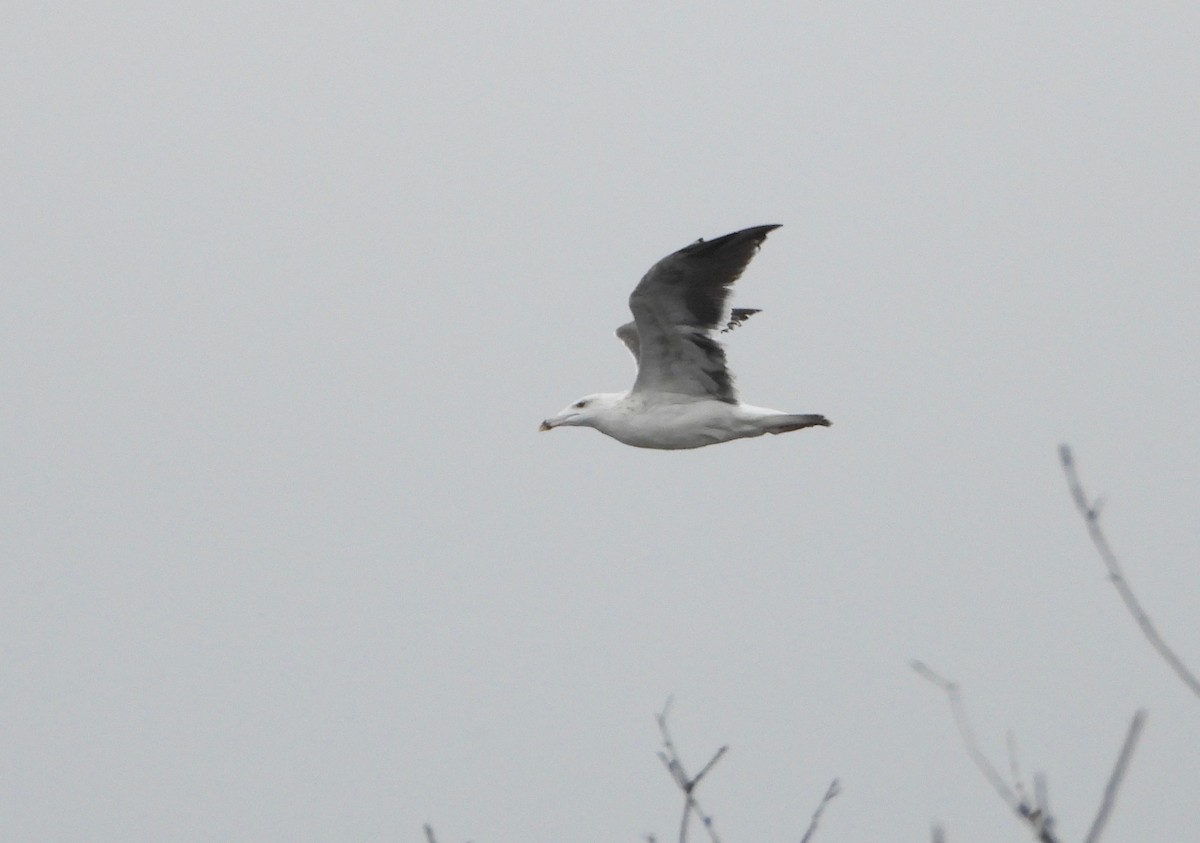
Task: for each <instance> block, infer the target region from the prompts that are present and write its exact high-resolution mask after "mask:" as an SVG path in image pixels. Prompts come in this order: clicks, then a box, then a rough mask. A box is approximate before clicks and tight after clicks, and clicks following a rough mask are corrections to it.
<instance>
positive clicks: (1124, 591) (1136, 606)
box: [1058, 445, 1200, 697]
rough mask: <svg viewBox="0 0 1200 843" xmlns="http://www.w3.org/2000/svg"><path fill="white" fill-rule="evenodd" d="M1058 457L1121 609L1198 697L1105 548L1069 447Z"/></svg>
mask: <svg viewBox="0 0 1200 843" xmlns="http://www.w3.org/2000/svg"><path fill="white" fill-rule="evenodd" d="M1058 456H1059V459H1060V460H1061V462H1062V467H1063V473H1065V474H1066V476H1067V487H1068V488H1069V489H1070V491H1071V497H1072V498H1073V499H1074V501H1075V507H1076V508H1077V509H1078V510H1079V514H1080V515H1082V516H1083V520H1084V523H1085V524H1087V530H1088V535H1089V536H1091V539H1092V544H1094V545H1095V546H1096V550H1097V551H1098V552H1099V554H1100V559H1101V560H1102V561H1103V562H1104V567H1105V568H1107V569H1108V578H1109V579H1110V580H1111V581H1112V584H1113V586H1114V587H1115V588H1116V589H1117V593H1118V594H1120V595H1121V599H1122V600H1123V601H1124V602H1125V607H1126V608H1127V609H1129V613H1130V614H1131V615H1133V619H1134V620H1135V621H1137V625H1138V626H1139V627H1140V628H1141V630H1142V634H1143V635H1144V636H1146V640H1148V641H1149V642H1150V646H1152V647H1153V648H1154V649H1155V651H1157V653H1158V654H1159V655H1160V656H1162V658H1163V660H1164V661H1165V662H1166V663H1167V664H1168V665H1169V666H1170V667H1171V669H1172V670H1173V671H1175V675H1176V676H1178V677H1179V678H1180V680H1182V681H1183V684H1185V685H1187V686H1188V688H1190V689H1191V691H1192V693H1193V694H1195V695H1196V696H1198V697H1200V679H1197V678H1196V675H1195V674H1194V673H1192V672H1191V670H1189V669H1188V667H1187V666H1186V665H1185V664H1184V663H1183V661H1182V660H1180V658H1179V656H1177V655H1175V651H1174V650H1172V649H1171V648H1170V647H1169V646H1167V642H1166V641H1164V640H1163V639H1162V636H1160V635H1159V634H1158V630H1157V629H1155V627H1154V623H1153V622H1152V621H1151V620H1150V616H1149V615H1147V614H1146V610H1145V609H1143V608H1142V604H1141V603H1139V602H1138V599H1137V597H1136V596H1135V595H1134V593H1133V589H1132V588H1130V586H1129V583H1128V581H1126V579H1125V575H1124V574H1123V573H1122V572H1121V564H1120V562H1119V561H1118V560H1117V556H1116V554H1115V553H1113V551H1112V548H1111V547H1110V546H1109V544H1108V539H1107V538H1105V536H1104V531H1103V530H1101V529H1100V508H1099V505H1098V504H1092V503H1089V502H1088V497H1087V493H1086V492H1084V490H1083V483H1082V482H1080V480H1079V473H1078V472H1077V471H1076V469H1075V457H1074V456H1073V455H1072V454H1071V448H1070V446H1068V445H1060V446H1059V449H1058Z"/></svg>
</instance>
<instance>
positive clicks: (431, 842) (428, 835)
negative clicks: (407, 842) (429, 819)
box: [425, 823, 437, 843]
mask: <svg viewBox="0 0 1200 843" xmlns="http://www.w3.org/2000/svg"><path fill="white" fill-rule="evenodd" d="M425 840H426V843H437V838H436V837H434V836H433V826H431V825H430V824H429V823H425Z"/></svg>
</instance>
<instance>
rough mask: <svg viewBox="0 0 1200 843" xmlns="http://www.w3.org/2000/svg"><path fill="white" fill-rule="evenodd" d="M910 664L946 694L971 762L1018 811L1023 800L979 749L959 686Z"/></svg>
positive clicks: (924, 667) (923, 666) (925, 667)
mask: <svg viewBox="0 0 1200 843" xmlns="http://www.w3.org/2000/svg"><path fill="white" fill-rule="evenodd" d="M910 664H911V665H912V669H913V670H915V671H916V672H917V673H919V674H920V675H921V676H923V677H925V678H926V679H928V680H929V681H930V682H932V683H933V684H934V685H937V686H938V687H939V688H941V689H942V690H943V691H944V692H945V693H946V696H947V697H948V698H949V700H950V708H951V709H952V710H953V712H954V722H955V724H956V725H957V726H958V733H959V735H961V736H962V740H963V744H965V745H966V748H967V754H968V755H970V756H971V760H972V761H974V762H975V766H976V767H978V768H979V770H980V772H982V773H983V775H984V776H985V777H986V778H987V780H988V783H989V784H991V786H992V788H993V789H994V790H995V791H996V793H998V794H1000V798H1001V799H1003V800H1004V801H1005V802H1006V803H1008V805H1009V807H1011V808H1012V809H1013V810H1014V811H1016V810H1018V809H1019V806H1020V805H1022V804H1023V803H1022V800H1021V799H1019V798H1018V797H1017V794H1015V793H1013V791H1012V788H1010V787H1009V786H1008V784H1006V783H1005V781H1004V777H1003V776H1001V775H1000V773H998V772H997V771H996V768H995V767H993V766H992V762H991V761H988V759H987V756H986V755H984V754H983V751H982V750H981V749H980V748H979V741H977V740H976V739H975V733H974V732H973V731H971V723H970V721H969V720H968V719H967V711H966V708H965V707H964V706H963V701H962V694H961V693H959V690H958V686H957V685H956V684H954V683H953V682H951V681H950V680H948V679H944V678H942V676H941V675H939V674H938V673H936V672H935V671H934V670H933V669H932V668H930V667H929V666H928V665H927V664H925V663H924V662H920V661H912V662H910Z"/></svg>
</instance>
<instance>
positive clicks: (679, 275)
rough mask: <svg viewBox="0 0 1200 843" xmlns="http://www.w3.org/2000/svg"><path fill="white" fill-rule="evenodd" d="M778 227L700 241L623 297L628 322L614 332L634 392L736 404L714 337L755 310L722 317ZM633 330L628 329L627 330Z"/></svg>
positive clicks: (655, 269) (660, 265)
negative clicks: (628, 354) (633, 368)
mask: <svg viewBox="0 0 1200 843" xmlns="http://www.w3.org/2000/svg"><path fill="white" fill-rule="evenodd" d="M777 228H779V226H778V225H760V226H756V227H754V228H747V229H745V230H743V231H735V232H734V233H733V234H726V235H725V236H724V237H718V238H717V239H716V240H707V241H706V240H698V241H696V242H695V243H693V244H691V245H690V246H685V247H684V248H682V249H680V250H679V251H678V252H675V253H674V254H671V255H668V256H667V257H665V258H663V259H662V260H660V261H659V262H658V263H656V264H655V265H654V266H652V267H650V271H649V272H647V273H646V275H645V277H643V278H642V280H641V282H640V283H639V284H638V285H637V287H636V288H634V291H633V293H632V294H631V295H630V296H629V309H630V310H631V311H632V312H633V320H634V321H633V324H632V325H622V326H621V327H620V328H618V329H617V336H618V337H620V338H621V339H622V340H623V341H624V342H625V344H626V345H627V346H629V350H630V351H632V352H633V354H634V357H635V358H637V361H638V375H637V380H636V381H635V382H634V384H633V391H634V392H635V393H636V392H669V393H673V394H676V395H690V396H695V397H697V398H716V399H717V400H720V401H726V402H729V403H731V404H732V403H736V402H737V395H736V393H735V392H734V388H733V376H732V375H731V374H730V373H729V370H728V369H727V368H726V365H725V350H724V349H723V348H721V345H720V344H719V343H718V342H717V341H716V340H715V339H713V336H712V334H713V332H714V331H715V330H717V329H722V328H723V329H724V330H728V329H730V328H733V327H736V326H737V325H738V324H740V323H742V322H744V321H745V320H746V319H747V318H749V316H750V315H751V313H756V312H757V311H752V310H740V311H733V312H728V311H727V310H726V300H727V299H728V298H729V293H730V287H731V286H732V285H733V282H735V281H737V280H738V278H739V277H741V274H742V272H743V271H744V270H745V269H746V266H747V265H748V264H749V263H750V259H751V258H753V257H754V255H755V253H756V252H757V251H758V247H759V246H760V245H761V244H762V241H763V240H764V239H766V236H767V234H768V233H769V232H771V231H774V230H775V229H777ZM634 326H636V329H635V330H633V331H630V330H629V329H630V328H633V327H634Z"/></svg>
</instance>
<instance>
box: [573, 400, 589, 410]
mask: <svg viewBox="0 0 1200 843" xmlns="http://www.w3.org/2000/svg"><path fill="white" fill-rule="evenodd" d="M571 406H572V407H574V408H575V409H576V410H582V409H583V408H584V407H586V406H587V402H586V401H576V402H575V403H574V404H572V405H571Z"/></svg>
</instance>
